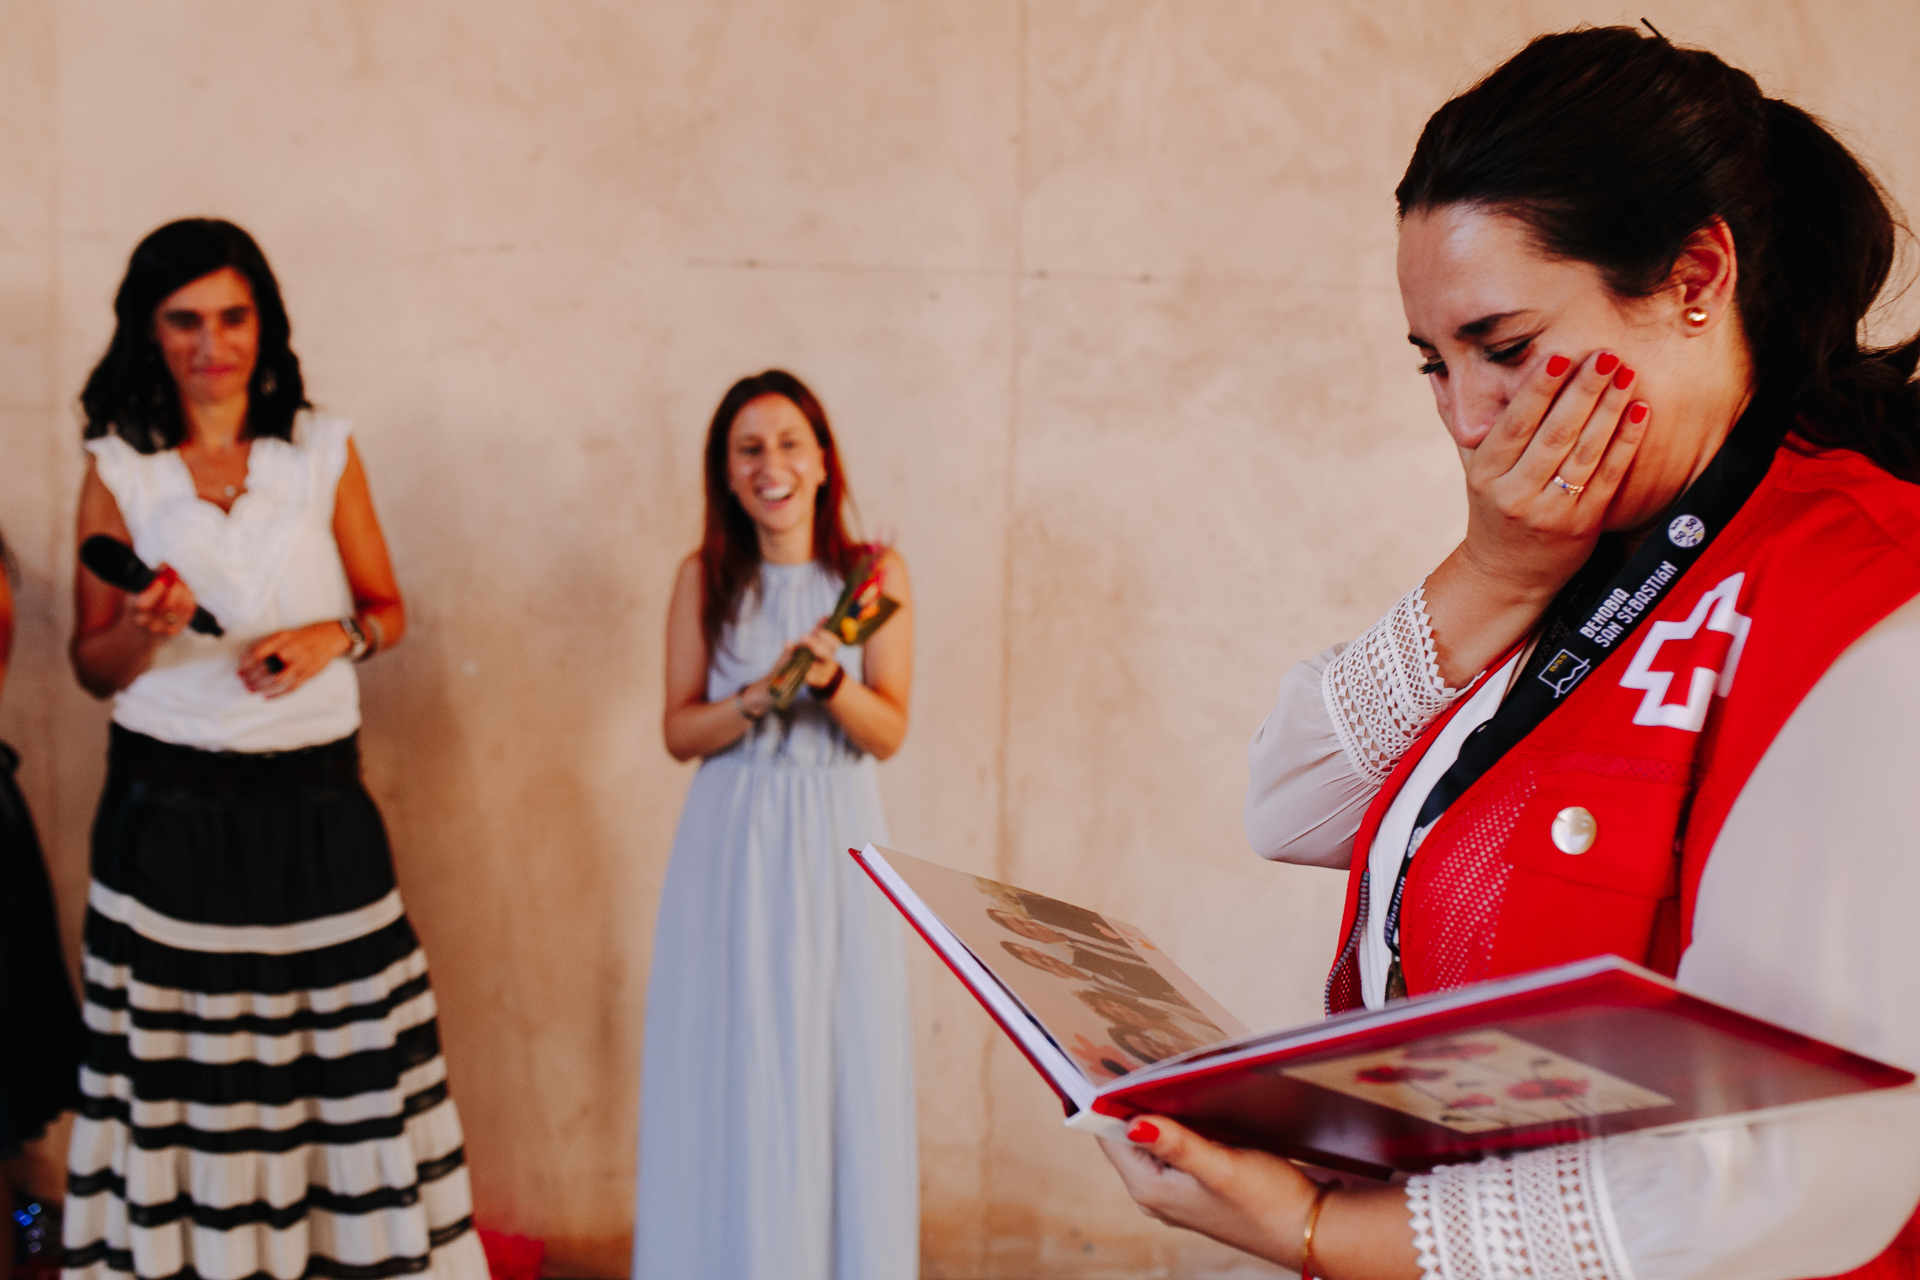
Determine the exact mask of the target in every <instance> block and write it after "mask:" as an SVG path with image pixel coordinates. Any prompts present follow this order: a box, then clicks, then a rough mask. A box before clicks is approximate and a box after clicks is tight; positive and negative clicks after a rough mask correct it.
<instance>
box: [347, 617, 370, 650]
mask: <svg viewBox="0 0 1920 1280" xmlns="http://www.w3.org/2000/svg"><path fill="white" fill-rule="evenodd" d="M340 629H341V630H342V631H344V632H346V633H347V660H348V661H350V662H360V661H362V660H363V659H365V658H366V656H367V653H368V650H369V645H368V642H367V633H366V632H364V631H362V630H361V629H360V621H359V619H357V618H355V617H354V616H353V615H352V614H348V615H347V616H346V617H344V618H342V619H340Z"/></svg>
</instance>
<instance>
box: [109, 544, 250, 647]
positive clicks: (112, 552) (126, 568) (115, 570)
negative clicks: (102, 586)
mask: <svg viewBox="0 0 1920 1280" xmlns="http://www.w3.org/2000/svg"><path fill="white" fill-rule="evenodd" d="M80 563H81V564H84V565H85V566H87V568H89V569H91V570H93V576H94V577H96V578H98V579H100V581H102V582H104V583H106V584H107V585H108V586H110V587H118V588H120V589H121V590H122V591H126V592H129V593H131V594H134V595H138V594H139V593H140V592H142V591H145V590H146V589H147V588H148V587H150V586H152V585H153V580H154V579H155V578H156V577H158V576H159V575H158V574H156V573H154V571H153V570H151V569H149V568H147V564H146V561H144V560H142V559H141V558H140V557H139V556H137V555H135V554H134V553H133V548H132V547H130V546H128V545H127V544H126V543H124V542H122V541H120V539H118V538H110V537H108V536H107V535H106V534H104V533H96V534H94V535H93V536H92V537H91V538H88V539H87V540H86V541H85V542H83V543H81V544H80ZM187 625H188V626H189V627H192V628H193V629H194V630H195V631H198V632H199V633H200V634H202V635H208V636H223V635H225V634H226V632H224V631H222V630H221V629H220V624H219V623H218V622H215V621H214V619H213V615H212V614H210V613H208V612H207V611H206V609H205V608H203V607H202V606H200V605H195V606H194V607H193V619H192V620H191V621H190V622H188V623H187Z"/></svg>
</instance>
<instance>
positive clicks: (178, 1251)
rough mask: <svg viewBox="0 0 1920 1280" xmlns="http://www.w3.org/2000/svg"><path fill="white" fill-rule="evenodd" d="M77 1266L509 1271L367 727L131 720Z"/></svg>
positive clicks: (133, 1270) (281, 1279) (104, 1270)
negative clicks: (502, 1266) (370, 766)
mask: <svg viewBox="0 0 1920 1280" xmlns="http://www.w3.org/2000/svg"><path fill="white" fill-rule="evenodd" d="M107 772H108V776H107V785H106V791H105V793H104V794H103V795H102V797H101V801H100V812H99V815H98V818H97V819H96V821H95V826H94V833H93V883H92V885H91V887H90V889H89V893H88V901H87V917H86V933H85V968H84V972H83V975H82V976H83V978H84V981H85V1000H84V1008H83V1014H84V1017H85V1020H86V1024H87V1047H86V1055H85V1061H84V1064H83V1066H82V1068H81V1072H80V1088H81V1094H82V1103H81V1108H80V1115H79V1119H78V1121H77V1123H76V1124H75V1126H74V1133H73V1148H72V1154H71V1157H70V1159H69V1163H68V1198H67V1207H66V1248H67V1273H66V1274H67V1280H112V1278H114V1277H119V1276H125V1275H137V1276H141V1277H145V1278H148V1280H159V1278H161V1277H178V1278H179V1280H255V1278H258V1280H265V1278H267V1277H272V1278H273V1280H296V1278H297V1277H307V1276H313V1277H334V1278H336V1280H382V1278H383V1277H388V1276H398V1275H410V1274H424V1273H432V1274H433V1275H434V1276H436V1277H444V1278H445V1280H484V1277H485V1276H486V1271H487V1268H486V1261H485V1258H484V1256H483V1254H482V1252H481V1249H480V1245H479V1241H478V1238H477V1236H476V1235H475V1233H474V1231H473V1219H472V1213H473V1210H472V1197H471V1193H470V1191H469V1188H468V1184H467V1172H466V1162H465V1152H464V1149H463V1146H462V1137H461V1131H460V1120H459V1116H458V1115H457V1114H456V1113H455V1111H454V1106H453V1100H452V1099H451V1098H450V1097H449V1096H448V1093H447V1071H446V1062H445V1060H444V1059H443V1058H442V1057H441V1056H440V1038H439V1030H438V1027H437V1025H436V1023H435V1020H434V1002H433V992H432V990H431V989H430V988H429V986H428V983H427V962H426V957H425V955H424V954H422V952H421V950H420V944H419V942H418V941H417V940H416V939H415V937H414V934H413V928H412V926H411V925H409V924H408V922H407V917H406V913H405V912H404V911H403V910H402V908H401V905H400V895H399V891H398V889H397V888H396V887H395V884H394V878H393V863H392V857H391V854H390V852H389V850H388V847H387V837H386V829H385V827H384V825H383V824H382V822H381V820H380V814H379V811H378V810H377V809H376V808H375V807H374V804H373V799H372V797H371V796H369V795H368V794H367V792H366V789H365V787H364V786H363V785H362V784H361V781H360V758H359V745H358V742H357V740H356V739H355V738H345V739H342V740H340V741H339V742H334V743H329V744H327V745H325V746H320V747H311V748H307V749H305V750H301V751H288V752H276V753H272V754H266V755H244V754H239V753H231V752H206V751H196V750H193V749H190V748H186V747H178V746H173V745H170V744H168V743H163V742H159V741H157V740H155V739H153V738H149V737H145V736H143V735H140V734H137V733H132V732H130V731H128V730H125V729H122V728H120V727H119V726H117V725H116V726H114V728H113V740H112V746H111V749H110V752H109V757H108V771H107Z"/></svg>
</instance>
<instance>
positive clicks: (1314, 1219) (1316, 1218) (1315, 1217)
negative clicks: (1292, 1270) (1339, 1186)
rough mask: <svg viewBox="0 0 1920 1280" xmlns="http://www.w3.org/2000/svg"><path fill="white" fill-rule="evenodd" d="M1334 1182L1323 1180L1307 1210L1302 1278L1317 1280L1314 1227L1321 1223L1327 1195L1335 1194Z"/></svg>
mask: <svg viewBox="0 0 1920 1280" xmlns="http://www.w3.org/2000/svg"><path fill="white" fill-rule="evenodd" d="M1333 1185H1334V1184H1333V1183H1331V1182H1323V1183H1321V1184H1320V1189H1319V1190H1318V1191H1316V1192H1314V1193H1313V1207H1312V1208H1311V1209H1308V1210H1307V1230H1306V1233H1305V1234H1304V1235H1303V1236H1302V1237H1301V1242H1300V1280H1315V1275H1314V1270H1313V1229H1314V1228H1315V1227H1317V1226H1319V1225H1320V1210H1321V1209H1323V1208H1325V1207H1326V1203H1327V1197H1328V1196H1330V1195H1332V1194H1333Z"/></svg>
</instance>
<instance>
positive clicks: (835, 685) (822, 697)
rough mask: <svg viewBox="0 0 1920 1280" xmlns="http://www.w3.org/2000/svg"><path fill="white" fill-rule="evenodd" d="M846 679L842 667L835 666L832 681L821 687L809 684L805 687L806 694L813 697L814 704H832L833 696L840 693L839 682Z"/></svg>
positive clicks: (844, 670)
mask: <svg viewBox="0 0 1920 1280" xmlns="http://www.w3.org/2000/svg"><path fill="white" fill-rule="evenodd" d="M846 678H847V669H846V668H845V667H842V666H835V667H834V669H833V679H831V680H829V681H827V682H826V683H825V684H822V685H811V684H810V685H808V686H807V692H808V693H810V694H812V695H813V697H814V700H815V701H816V702H832V701H833V695H834V694H836V693H838V692H840V685H841V682H843V681H844V680H845V679H846Z"/></svg>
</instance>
